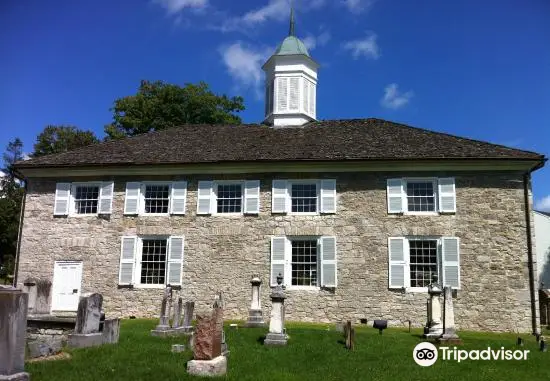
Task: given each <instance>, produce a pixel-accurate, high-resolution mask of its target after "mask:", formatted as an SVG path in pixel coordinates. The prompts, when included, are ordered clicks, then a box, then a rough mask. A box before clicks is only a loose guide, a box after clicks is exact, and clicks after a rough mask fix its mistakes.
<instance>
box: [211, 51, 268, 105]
mask: <svg viewBox="0 0 550 381" xmlns="http://www.w3.org/2000/svg"><path fill="white" fill-rule="evenodd" d="M219 52H220V54H221V55H222V59H223V63H224V64H225V66H226V68H227V71H228V73H229V75H231V77H232V78H233V80H234V81H235V84H236V85H237V87H239V88H243V87H244V88H252V89H253V90H254V91H255V94H256V96H257V97H258V98H261V97H262V95H263V92H262V85H263V72H262V65H263V63H264V62H265V61H266V60H267V58H268V57H269V56H270V54H271V53H272V52H273V49H271V48H269V49H268V48H263V49H255V48H251V47H249V46H246V45H244V44H243V43H242V42H241V41H237V42H235V43H234V44H232V45H229V46H223V47H221V48H220V49H219Z"/></svg>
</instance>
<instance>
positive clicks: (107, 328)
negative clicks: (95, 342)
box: [102, 318, 120, 344]
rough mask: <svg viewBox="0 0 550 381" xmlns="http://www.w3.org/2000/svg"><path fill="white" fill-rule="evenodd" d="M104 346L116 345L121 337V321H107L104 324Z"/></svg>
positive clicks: (116, 319) (115, 319)
mask: <svg viewBox="0 0 550 381" xmlns="http://www.w3.org/2000/svg"><path fill="white" fill-rule="evenodd" d="M102 334H103V344H116V343H118V339H119V337H120V319H119V318H114V319H105V321H104V322H103V331H102Z"/></svg>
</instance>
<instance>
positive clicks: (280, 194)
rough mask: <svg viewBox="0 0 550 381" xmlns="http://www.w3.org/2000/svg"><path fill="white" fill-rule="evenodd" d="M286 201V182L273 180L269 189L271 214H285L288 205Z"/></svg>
mask: <svg viewBox="0 0 550 381" xmlns="http://www.w3.org/2000/svg"><path fill="white" fill-rule="evenodd" d="M287 200H288V197H287V181H286V180H273V186H272V189H271V213H286V212H287V209H288V204H289V202H288V201H287Z"/></svg>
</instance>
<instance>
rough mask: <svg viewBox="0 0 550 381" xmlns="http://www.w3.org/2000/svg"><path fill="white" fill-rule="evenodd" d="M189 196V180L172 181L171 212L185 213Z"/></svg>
mask: <svg viewBox="0 0 550 381" xmlns="http://www.w3.org/2000/svg"><path fill="white" fill-rule="evenodd" d="M186 198H187V181H176V182H173V183H172V194H171V197H170V214H185V200H186Z"/></svg>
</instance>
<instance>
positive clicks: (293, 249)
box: [271, 236, 337, 288]
mask: <svg viewBox="0 0 550 381" xmlns="http://www.w3.org/2000/svg"><path fill="white" fill-rule="evenodd" d="M336 265H337V263H336V238H335V237H331V236H322V237H305V236H293V237H286V236H280V237H272V238H271V285H272V286H274V285H276V284H277V276H278V275H279V274H281V275H282V276H283V283H284V284H285V285H286V286H290V287H295V288H317V287H336V273H337V266H336Z"/></svg>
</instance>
